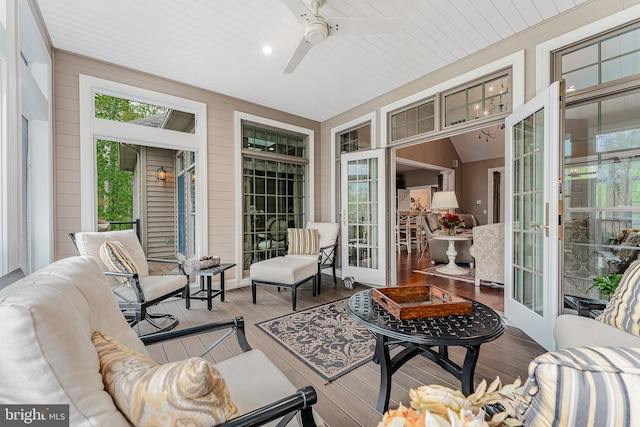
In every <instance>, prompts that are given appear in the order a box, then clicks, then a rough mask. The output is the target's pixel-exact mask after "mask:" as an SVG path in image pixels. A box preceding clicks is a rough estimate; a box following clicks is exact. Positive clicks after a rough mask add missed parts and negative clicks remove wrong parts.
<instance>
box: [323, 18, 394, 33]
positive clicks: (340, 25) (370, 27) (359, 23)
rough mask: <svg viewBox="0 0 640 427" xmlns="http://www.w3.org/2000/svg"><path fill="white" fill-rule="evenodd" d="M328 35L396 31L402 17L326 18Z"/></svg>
mask: <svg viewBox="0 0 640 427" xmlns="http://www.w3.org/2000/svg"><path fill="white" fill-rule="evenodd" d="M328 21H329V36H357V35H362V34H373V33H392V32H394V31H398V30H399V29H400V26H401V25H402V22H403V21H402V19H387V18H328Z"/></svg>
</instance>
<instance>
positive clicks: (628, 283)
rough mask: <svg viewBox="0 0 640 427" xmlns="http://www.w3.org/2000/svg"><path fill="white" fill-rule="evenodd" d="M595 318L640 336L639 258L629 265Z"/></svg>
mask: <svg viewBox="0 0 640 427" xmlns="http://www.w3.org/2000/svg"><path fill="white" fill-rule="evenodd" d="M596 320H599V321H601V322H604V323H606V324H607V325H611V326H613V327H615V328H618V329H622V330H623V331H627V332H629V333H630V334H633V335H635V336H638V337H640V260H636V261H634V262H632V263H631V265H629V268H627V270H626V271H625V272H624V274H623V275H622V278H621V279H620V283H619V284H618V289H616V291H615V292H614V293H613V296H612V297H611V299H610V300H609V302H607V305H606V307H605V308H604V310H603V311H602V314H601V315H600V316H598V317H597V318H596Z"/></svg>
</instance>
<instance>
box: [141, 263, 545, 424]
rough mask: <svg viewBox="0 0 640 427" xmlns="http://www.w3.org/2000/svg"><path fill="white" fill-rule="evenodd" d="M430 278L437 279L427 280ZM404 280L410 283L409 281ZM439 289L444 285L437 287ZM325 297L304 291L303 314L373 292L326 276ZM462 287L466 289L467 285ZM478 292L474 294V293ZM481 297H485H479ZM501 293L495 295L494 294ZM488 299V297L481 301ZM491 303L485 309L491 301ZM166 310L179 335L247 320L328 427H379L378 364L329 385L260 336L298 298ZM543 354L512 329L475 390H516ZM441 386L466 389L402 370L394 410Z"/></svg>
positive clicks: (448, 378) (481, 365)
mask: <svg viewBox="0 0 640 427" xmlns="http://www.w3.org/2000/svg"><path fill="white" fill-rule="evenodd" d="M408 276H412V277H406V282H407V283H409V282H411V281H415V282H424V281H425V280H426V279H425V277H427V276H424V275H417V276H415V277H413V276H414V275H413V274H409V275H408ZM428 277H430V278H431V276H428ZM436 279H438V278H434V281H431V280H430V283H433V284H434V285H438V286H440V287H447V286H452V287H455V286H462V287H463V288H474V286H473V285H472V284H469V283H463V282H459V283H455V281H452V280H450V279H440V280H436ZM403 281H405V279H403ZM436 282H437V283H436ZM322 283H323V287H322V294H321V295H319V296H316V297H312V295H311V289H310V285H305V286H302V287H301V288H299V290H298V303H297V309H298V310H304V309H306V308H310V307H314V306H316V305H320V304H324V303H327V302H331V301H334V300H337V299H340V298H346V297H349V296H350V295H352V294H353V293H354V292H357V291H360V290H363V289H366V288H365V286H364V285H360V284H358V285H356V287H355V289H353V290H348V289H345V288H344V286H343V285H342V282H341V281H338V285H337V286H335V287H334V285H333V281H332V279H331V278H330V277H329V276H327V275H323V281H322ZM461 283H462V284H461ZM469 290H472V289H469ZM473 292H474V293H476V294H477V295H476V296H478V295H479V296H480V297H482V295H481V291H478V290H475V289H474V290H473ZM491 292H493V293H495V291H490V292H489V293H491ZM478 299H481V298H478ZM485 303H486V302H485ZM162 306H163V307H162V309H164V310H166V311H168V312H171V313H173V314H176V315H177V316H178V317H179V319H180V325H179V327H180V328H183V327H188V326H194V325H199V324H203V323H207V322H211V321H217V320H221V319H229V318H233V317H236V316H242V317H244V319H245V324H246V333H247V340H248V341H249V344H250V345H251V346H252V347H253V348H257V349H260V350H262V351H263V352H264V353H265V354H266V355H267V356H268V357H269V358H270V359H271V360H272V361H273V362H274V363H275V364H276V365H277V366H278V367H279V368H280V369H281V370H282V371H283V372H284V374H285V375H286V376H287V377H288V378H289V379H290V380H291V381H292V382H293V384H294V385H295V386H297V387H302V386H304V385H309V384H310V385H313V386H314V387H315V389H316V391H317V393H318V403H317V404H316V405H315V408H316V409H317V411H318V412H319V413H320V414H321V415H322V417H323V418H324V419H325V420H326V422H327V423H328V424H329V425H330V426H333V427H341V426H376V425H377V424H378V422H379V421H380V419H381V415H380V414H379V413H378V412H377V411H376V409H375V406H376V401H377V396H378V387H379V381H380V379H379V378H380V375H379V368H378V365H376V364H374V363H373V362H368V363H367V364H365V365H363V366H361V367H359V368H357V369H355V370H353V371H351V372H350V373H348V374H347V375H345V376H343V377H341V378H338V379H337V380H335V381H334V382H332V383H330V384H325V381H324V380H323V379H322V378H321V377H319V376H318V375H317V374H315V373H314V372H313V371H312V370H311V369H310V368H309V367H307V366H306V365H305V364H303V363H302V362H300V361H299V360H298V359H297V358H296V357H295V356H293V355H292V354H290V353H288V352H287V351H285V350H284V349H283V348H282V347H280V345H278V344H277V343H276V342H274V341H273V340H272V339H271V338H270V337H268V336H267V335H266V334H264V333H263V332H262V331H260V330H259V329H258V328H257V327H256V326H255V323H257V322H260V321H263V320H268V319H272V318H274V317H277V316H281V315H284V314H287V313H289V312H290V311H291V293H290V292H289V291H287V290H283V291H281V292H277V290H276V289H275V288H274V287H271V286H259V287H258V303H257V304H256V305H253V304H252V303H251V289H250V288H249V287H246V288H241V289H235V290H231V291H228V292H227V293H226V298H225V302H224V303H222V302H220V300H219V298H216V299H215V300H214V304H213V310H212V311H208V310H207V308H206V302H204V301H192V306H191V309H190V310H187V309H186V308H185V304H184V301H182V300H178V299H176V300H173V301H168V302H165V303H164V304H162ZM219 335H220V334H213V333H212V334H206V335H203V336H199V337H192V338H189V339H184V340H180V341H173V342H170V343H165V344H157V345H154V346H151V347H149V352H150V353H151V356H152V357H153V358H154V359H156V360H157V361H159V362H166V361H173V360H179V359H183V358H186V357H190V356H196V355H199V354H200V352H201V351H203V349H204V348H206V346H208V345H209V344H210V343H212V342H214V341H215V340H216V338H217V337H218V336H219ZM543 352H544V349H543V348H542V347H540V346H539V345H537V344H536V343H535V342H533V341H532V340H531V339H530V338H529V337H527V336H526V335H525V334H523V333H522V332H521V331H520V330H518V329H516V328H511V327H509V328H508V329H507V332H506V333H505V334H504V335H503V336H502V337H500V338H498V339H497V340H495V341H493V342H491V343H487V344H484V345H482V347H481V350H480V357H479V360H478V365H477V367H476V372H475V383H476V385H477V384H478V383H479V382H480V381H481V380H482V379H486V380H487V381H488V382H491V381H492V380H493V379H495V377H496V376H498V375H499V376H500V379H501V380H502V382H503V383H510V382H512V381H513V380H515V378H516V377H518V376H520V377H521V378H522V379H523V380H524V379H525V378H526V375H527V366H528V364H529V362H530V361H531V360H532V359H533V358H534V357H536V356H537V355H539V354H541V353H543ZM239 353H240V348H239V347H238V345H237V343H236V341H235V338H233V337H229V338H227V339H225V340H224V341H223V342H222V343H221V344H220V345H219V346H217V347H216V348H215V349H214V350H213V351H212V352H211V353H210V354H209V355H208V356H207V358H209V359H210V360H211V361H213V362H217V361H221V360H225V359H227V358H229V357H232V356H233V355H236V354H239ZM463 354H464V349H461V348H451V349H450V355H451V357H452V359H454V360H456V362H458V363H461V361H462V357H463ZM430 383H437V384H442V385H445V386H449V387H453V388H456V389H458V388H459V387H460V384H459V382H458V381H457V380H456V379H455V378H454V377H453V376H452V375H450V374H449V373H447V372H445V371H444V370H442V369H441V368H439V367H438V366H437V365H435V364H434V363H432V362H431V361H428V360H426V359H424V358H421V357H416V358H414V359H413V360H412V361H410V362H409V363H407V364H406V365H405V366H403V367H402V368H401V369H400V370H399V371H398V372H397V373H396V374H395V375H394V377H393V388H392V390H391V402H390V407H391V408H394V407H397V405H398V403H399V402H403V403H404V404H405V405H406V404H408V391H409V389H410V388H415V387H418V386H420V385H422V384H430Z"/></svg>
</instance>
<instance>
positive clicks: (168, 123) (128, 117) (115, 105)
mask: <svg viewBox="0 0 640 427" xmlns="http://www.w3.org/2000/svg"><path fill="white" fill-rule="evenodd" d="M94 110H95V116H96V117H98V118H101V119H107V120H115V121H117V122H126V123H132V124H136V125H140V126H149V127H154V128H162V129H169V130H175V131H178V132H185V133H194V132H195V114H193V113H185V112H184V111H178V110H172V109H170V108H167V107H161V106H159V105H154V104H147V103H143V102H138V101H134V100H130V99H126V98H120V97H116V96H110V95H105V94H101V93H96V95H95V97H94Z"/></svg>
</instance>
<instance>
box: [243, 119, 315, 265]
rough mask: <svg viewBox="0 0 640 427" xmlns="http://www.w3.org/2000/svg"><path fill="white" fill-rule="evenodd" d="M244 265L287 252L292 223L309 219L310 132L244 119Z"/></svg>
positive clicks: (299, 226) (302, 223)
mask: <svg viewBox="0 0 640 427" xmlns="http://www.w3.org/2000/svg"><path fill="white" fill-rule="evenodd" d="M242 148H243V151H242V153H243V157H242V183H243V208H242V209H243V259H244V269H245V270H248V269H249V266H250V265H251V264H252V263H254V262H257V261H261V260H264V259H267V258H272V257H275V256H280V255H284V252H285V248H286V234H287V228H302V227H304V226H305V225H306V223H307V211H306V207H307V202H308V200H307V167H308V159H307V158H306V153H307V141H306V137H304V136H300V135H296V134H292V133H289V132H285V131H283V130H278V129H269V128H266V127H261V126H256V125H253V124H248V123H243V125H242Z"/></svg>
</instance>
